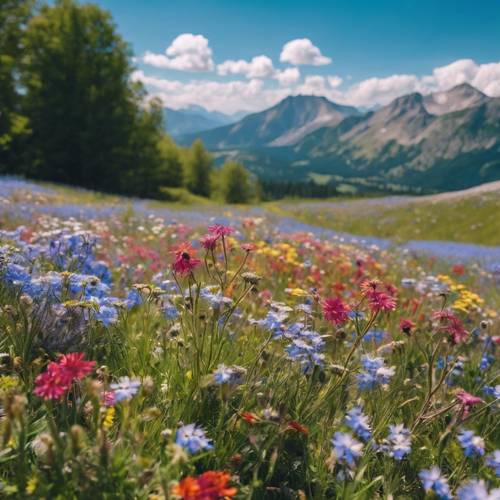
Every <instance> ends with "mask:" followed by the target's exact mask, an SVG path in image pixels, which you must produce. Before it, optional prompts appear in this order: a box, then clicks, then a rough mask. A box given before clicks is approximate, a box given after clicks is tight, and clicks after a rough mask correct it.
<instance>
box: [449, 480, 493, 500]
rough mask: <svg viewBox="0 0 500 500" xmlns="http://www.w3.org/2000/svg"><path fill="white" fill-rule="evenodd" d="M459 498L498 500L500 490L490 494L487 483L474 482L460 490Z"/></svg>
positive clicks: (462, 499) (463, 499) (466, 499)
mask: <svg viewBox="0 0 500 500" xmlns="http://www.w3.org/2000/svg"><path fill="white" fill-rule="evenodd" d="M457 498H458V500H498V499H500V489H498V488H497V489H495V490H492V491H491V493H488V490H487V488H486V483H485V482H484V481H483V480H482V479H481V480H480V481H477V480H472V481H470V482H468V483H467V484H464V485H463V486H461V487H460V488H458V490H457Z"/></svg>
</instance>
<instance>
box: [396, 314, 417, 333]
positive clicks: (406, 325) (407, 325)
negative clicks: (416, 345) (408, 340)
mask: <svg viewBox="0 0 500 500" xmlns="http://www.w3.org/2000/svg"><path fill="white" fill-rule="evenodd" d="M399 328H401V331H402V332H403V333H406V335H410V333H411V331H412V330H413V328H415V323H414V322H413V321H412V320H411V319H406V318H402V319H401V320H400V321H399Z"/></svg>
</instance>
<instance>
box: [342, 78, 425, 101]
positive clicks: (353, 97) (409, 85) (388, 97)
mask: <svg viewBox="0 0 500 500" xmlns="http://www.w3.org/2000/svg"><path fill="white" fill-rule="evenodd" d="M418 84H419V81H418V78H417V77H416V76H415V75H393V76H389V77H387V78H369V79H368V80H363V81H361V82H359V83H355V84H353V85H351V86H350V87H349V88H348V89H347V90H346V91H345V92H344V93H343V96H342V99H343V100H344V101H345V102H346V103H349V104H353V105H355V106H373V105H375V104H387V103H389V102H390V101H392V100H393V99H395V98H396V97H399V96H401V95H403V94H409V93H411V92H415V91H416V90H417V89H418Z"/></svg>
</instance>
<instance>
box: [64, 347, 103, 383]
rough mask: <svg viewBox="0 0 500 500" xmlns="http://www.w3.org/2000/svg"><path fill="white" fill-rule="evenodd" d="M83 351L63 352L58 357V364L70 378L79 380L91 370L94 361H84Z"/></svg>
mask: <svg viewBox="0 0 500 500" xmlns="http://www.w3.org/2000/svg"><path fill="white" fill-rule="evenodd" d="M84 357H85V354H83V352H74V353H71V354H64V355H62V356H61V358H60V359H59V366H60V367H61V368H62V369H63V370H64V371H65V372H66V374H67V376H68V377H69V378H70V379H71V380H81V379H82V378H83V377H85V376H86V375H88V374H89V373H91V372H92V370H93V368H94V366H95V361H85V360H84V359H83V358H84Z"/></svg>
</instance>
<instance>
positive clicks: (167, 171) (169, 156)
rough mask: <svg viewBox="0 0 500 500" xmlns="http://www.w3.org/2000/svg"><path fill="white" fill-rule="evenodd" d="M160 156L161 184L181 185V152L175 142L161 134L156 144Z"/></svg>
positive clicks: (182, 175) (182, 173)
mask: <svg viewBox="0 0 500 500" xmlns="http://www.w3.org/2000/svg"><path fill="white" fill-rule="evenodd" d="M158 148H159V150H160V155H161V158H162V168H161V185H162V186H171V187H181V186H182V185H183V181H184V172H183V166H182V153H181V151H180V149H179V147H178V146H177V144H175V142H174V141H173V140H172V139H171V138H170V137H169V136H167V135H163V136H162V138H161V139H160V142H159V144H158Z"/></svg>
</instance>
